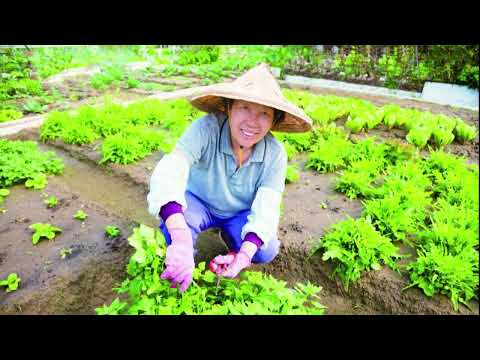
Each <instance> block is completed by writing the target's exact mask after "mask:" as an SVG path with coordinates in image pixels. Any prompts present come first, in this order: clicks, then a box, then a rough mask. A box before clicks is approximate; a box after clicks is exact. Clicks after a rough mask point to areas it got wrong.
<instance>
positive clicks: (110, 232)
mask: <svg viewBox="0 0 480 360" xmlns="http://www.w3.org/2000/svg"><path fill="white" fill-rule="evenodd" d="M105 234H107V236H109V237H111V238H114V237H117V236H118V235H120V229H119V228H117V227H116V226H113V225H107V226H106V227H105Z"/></svg>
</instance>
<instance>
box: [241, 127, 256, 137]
mask: <svg viewBox="0 0 480 360" xmlns="http://www.w3.org/2000/svg"><path fill="white" fill-rule="evenodd" d="M240 131H241V132H242V134H243V135H245V136H246V137H253V136H254V135H255V134H254V133H251V132H248V131H245V130H243V129H242V130H240Z"/></svg>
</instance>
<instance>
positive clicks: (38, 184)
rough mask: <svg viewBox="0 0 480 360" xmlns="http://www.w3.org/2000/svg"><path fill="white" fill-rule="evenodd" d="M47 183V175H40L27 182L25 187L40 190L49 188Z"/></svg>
mask: <svg viewBox="0 0 480 360" xmlns="http://www.w3.org/2000/svg"><path fill="white" fill-rule="evenodd" d="M47 182H48V181H47V175H45V174H43V173H40V174H37V175H34V176H33V177H32V178H30V179H28V180H27V181H25V187H27V188H34V189H35V190H40V189H43V188H44V187H45V186H47Z"/></svg>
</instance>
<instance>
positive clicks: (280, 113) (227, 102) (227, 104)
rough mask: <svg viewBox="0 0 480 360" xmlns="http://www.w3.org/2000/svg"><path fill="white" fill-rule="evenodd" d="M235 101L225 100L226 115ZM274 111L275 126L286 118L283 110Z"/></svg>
mask: <svg viewBox="0 0 480 360" xmlns="http://www.w3.org/2000/svg"><path fill="white" fill-rule="evenodd" d="M233 101H234V99H229V98H223V106H224V109H225V113H227V110H228V108H229V107H230V106H232V105H233ZM272 109H273V124H272V126H275V125H277V124H278V123H280V122H282V121H283V119H284V118H285V112H284V111H282V110H278V109H275V108H272Z"/></svg>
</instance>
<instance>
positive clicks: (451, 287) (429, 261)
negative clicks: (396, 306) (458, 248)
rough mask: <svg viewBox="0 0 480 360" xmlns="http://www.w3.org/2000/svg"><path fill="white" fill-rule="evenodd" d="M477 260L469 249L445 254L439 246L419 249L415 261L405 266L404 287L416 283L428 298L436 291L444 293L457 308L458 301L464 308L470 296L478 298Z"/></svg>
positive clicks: (475, 252)
mask: <svg viewBox="0 0 480 360" xmlns="http://www.w3.org/2000/svg"><path fill="white" fill-rule="evenodd" d="M478 261H479V258H478V251H477V250H474V249H471V248H466V249H465V250H464V251H462V252H461V253H459V254H457V255H451V254H449V252H448V250H447V249H446V248H445V247H444V246H441V245H440V246H437V245H431V246H429V249H428V250H425V249H419V250H418V258H417V260H416V261H415V262H413V263H410V264H409V265H408V266H407V269H408V270H409V271H410V280H411V284H410V285H408V286H407V287H406V288H405V289H408V288H410V287H412V286H415V285H417V286H418V287H420V288H421V289H422V290H423V292H424V293H425V295H427V296H430V297H431V296H433V295H434V294H436V293H441V294H445V295H448V296H449V297H450V300H451V301H452V304H453V308H454V309H455V310H457V311H458V308H459V303H462V304H464V305H466V306H467V307H468V303H467V302H468V301H469V300H470V299H472V298H475V299H478V295H477V291H478ZM405 289H404V290H405Z"/></svg>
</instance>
